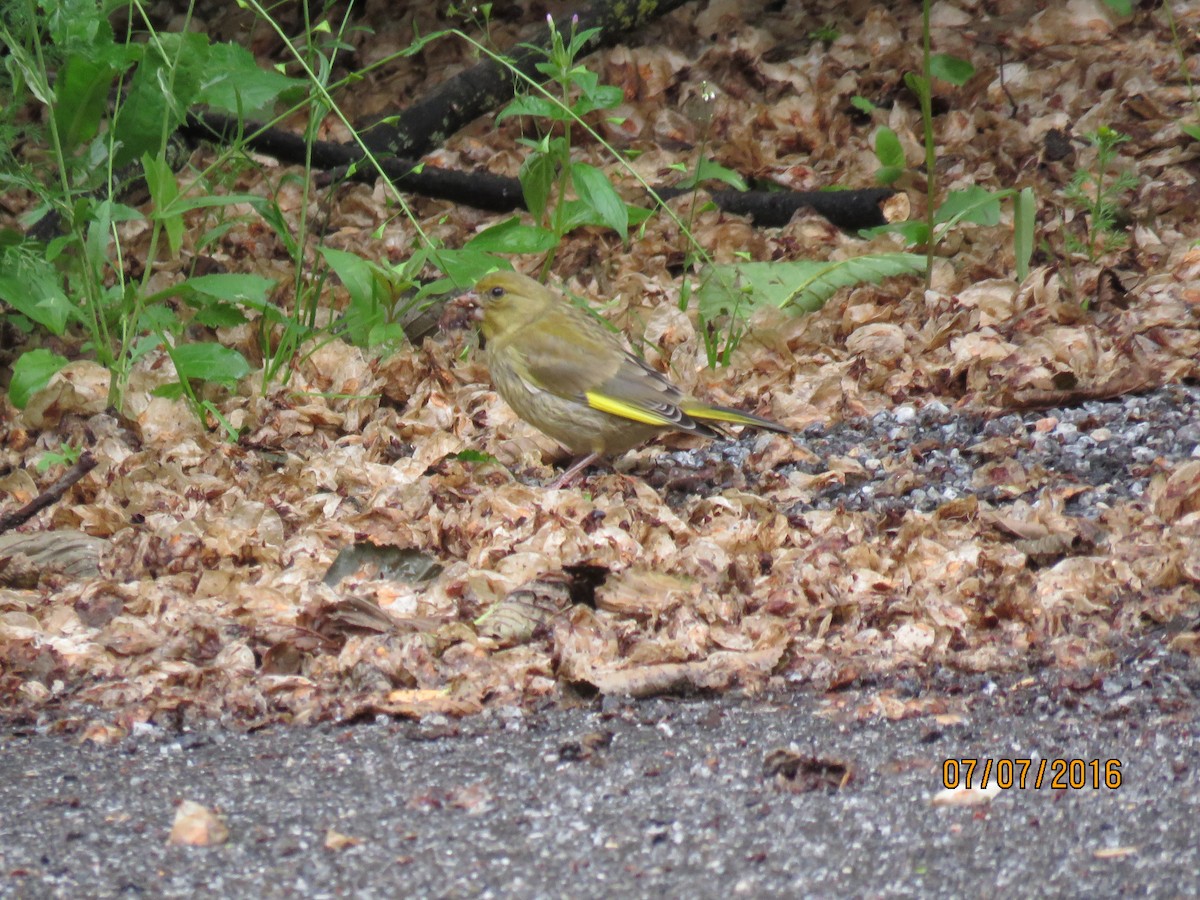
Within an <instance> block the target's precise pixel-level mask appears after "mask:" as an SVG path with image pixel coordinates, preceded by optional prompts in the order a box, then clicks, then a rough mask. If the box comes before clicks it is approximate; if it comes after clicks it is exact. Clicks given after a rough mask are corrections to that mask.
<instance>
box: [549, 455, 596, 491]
mask: <svg viewBox="0 0 1200 900" xmlns="http://www.w3.org/2000/svg"><path fill="white" fill-rule="evenodd" d="M599 458H600V454H599V453H589V454H588V455H587V456H581V457H579V458H578V459H576V460H575V461H574V462H573V463H571V465H570V466H568V467H567V471H565V472H563V473H562V474H561V475H559V476H558V477H557V478H555V479H554V480H553V481H552V482H550V484H548V485H546V487H548V488H549V489H550V490H552V491H555V490H558V489H559V488H562V487H566V486H567V485H569V484H570V483H571V482H572V481H573V480H574V479H575V476H576V475H578V474H579V473H580V472H582V471H583V470H584V469H586V468H587V467H588V466H590V465H591V464H592V463H594V462H595V461H596V460H598V459H599Z"/></svg>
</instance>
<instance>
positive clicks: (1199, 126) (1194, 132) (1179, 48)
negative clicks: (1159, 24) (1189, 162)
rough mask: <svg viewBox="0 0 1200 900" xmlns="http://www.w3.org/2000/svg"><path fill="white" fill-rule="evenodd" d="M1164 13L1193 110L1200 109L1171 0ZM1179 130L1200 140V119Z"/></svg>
mask: <svg viewBox="0 0 1200 900" xmlns="http://www.w3.org/2000/svg"><path fill="white" fill-rule="evenodd" d="M1162 8H1163V13H1165V14H1166V17H1167V24H1168V25H1170V26H1171V45H1172V46H1173V47H1174V48H1175V55H1176V56H1177V57H1179V72H1180V74H1181V75H1182V76H1183V83H1184V84H1186V85H1187V90H1188V99H1189V100H1190V101H1191V104H1192V111H1193V112H1196V111H1197V110H1200V101H1198V100H1197V98H1196V87H1195V85H1194V84H1192V73H1191V69H1190V68H1189V67H1188V58H1187V53H1186V52H1185V51H1184V49H1183V42H1182V41H1181V40H1180V39H1179V29H1177V28H1176V27H1175V13H1174V12H1173V11H1172V10H1171V3H1170V0H1163V5H1162ZM1179 130H1180V131H1182V132H1183V133H1184V134H1186V135H1187V136H1188V137H1190V138H1192V139H1193V140H1196V141H1200V121H1197V122H1185V123H1183V124H1181V125H1180V126H1179Z"/></svg>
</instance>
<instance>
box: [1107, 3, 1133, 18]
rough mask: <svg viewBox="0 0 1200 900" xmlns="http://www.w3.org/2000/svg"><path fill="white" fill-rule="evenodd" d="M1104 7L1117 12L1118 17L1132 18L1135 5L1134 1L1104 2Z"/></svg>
mask: <svg viewBox="0 0 1200 900" xmlns="http://www.w3.org/2000/svg"><path fill="white" fill-rule="evenodd" d="M1104 5H1105V6H1107V7H1108V8H1109V9H1111V10H1112V11H1113V12H1115V13H1116V14H1117V15H1118V16H1122V17H1124V16H1132V15H1133V3H1132V0H1104Z"/></svg>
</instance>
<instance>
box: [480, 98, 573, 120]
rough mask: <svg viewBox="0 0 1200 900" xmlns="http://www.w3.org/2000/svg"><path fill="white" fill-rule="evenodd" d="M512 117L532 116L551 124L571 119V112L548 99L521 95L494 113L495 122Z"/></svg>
mask: <svg viewBox="0 0 1200 900" xmlns="http://www.w3.org/2000/svg"><path fill="white" fill-rule="evenodd" d="M513 116H532V117H533V118H535V119H550V120H551V121H553V122H557V121H560V120H562V119H564V118H565V119H569V118H571V111H570V110H568V109H565V108H564V107H563V105H562V104H561V103H558V102H557V101H555V100H551V99H550V98H549V97H543V96H542V95H540V94H538V95H534V94H522V95H521V96H520V97H516V98H515V99H513V100H512V101H510V102H509V104H508V106H506V107H504V109H502V110H500V112H498V113H496V121H497V122H503V121H504V120H505V119H508V118H511V117H513Z"/></svg>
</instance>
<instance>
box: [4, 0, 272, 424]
mask: <svg viewBox="0 0 1200 900" xmlns="http://www.w3.org/2000/svg"><path fill="white" fill-rule="evenodd" d="M140 10H141V7H140V6H138V5H137V4H133V5H131V6H130V11H131V14H133V16H131V25H130V30H129V31H128V32H127V33H126V34H125V35H124V37H123V38H122V39H118V38H117V37H116V36H115V35H114V32H113V30H112V27H111V25H110V24H109V20H108V18H107V12H108V10H106V9H104V8H102V6H99V5H97V4H95V3H93V2H84V0H64V2H61V3H57V4H49V5H45V6H42V5H35V4H34V3H33V2H32V0H26V2H24V3H17V4H10V5H8V6H7V7H5V8H4V11H3V13H0V38H2V39H3V40H4V42H5V44H6V46H8V47H9V50H10V55H9V57H8V58H7V59H6V66H5V69H4V72H3V75H2V76H0V77H3V79H4V81H5V85H4V87H5V91H4V92H5V94H6V95H7V96H9V97H11V98H12V99H11V101H10V103H9V108H10V110H11V109H15V108H17V107H19V106H21V105H27V104H35V103H36V104H40V105H42V106H44V107H45V108H46V110H47V115H46V116H45V117H44V121H45V126H44V132H42V133H41V134H40V135H38V134H33V135H31V137H33V138H38V137H41V138H42V139H43V141H44V143H45V145H46V146H47V147H48V148H49V152H48V154H47V155H46V157H45V158H44V160H40V161H38V162H36V163H35V162H29V161H25V160H18V159H16V158H14V157H13V156H11V155H8V156H7V157H5V158H4V159H3V162H4V164H5V165H4V171H3V172H2V173H0V184H3V186H5V187H7V188H10V189H11V188H20V189H24V190H28V191H31V192H33V193H34V194H35V195H36V196H38V197H39V198H40V200H41V206H40V207H39V209H38V210H37V211H36V214H35V215H36V217H38V218H41V217H44V216H50V217H51V219H50V221H54V222H56V223H57V226H58V227H57V236H52V237H50V238H49V239H48V240H46V241H45V242H44V243H43V242H42V241H39V240H35V239H31V238H26V237H24V236H22V235H20V234H16V233H7V234H4V235H2V236H0V299H3V300H4V301H5V302H6V303H7V305H8V306H9V307H10V308H11V310H12V312H10V313H6V314H5V315H7V317H8V318H9V319H10V321H12V322H13V323H14V324H15V325H16V326H17V327H18V328H19V329H20V330H22V331H24V332H26V333H31V332H32V329H33V328H34V327H39V326H40V327H42V328H45V329H47V330H48V331H50V332H51V333H53V334H58V335H63V334H67V333H68V332H69V331H70V332H75V331H78V332H80V333H81V334H82V338H83V340H82V347H81V349H83V350H84V351H85V352H90V353H92V354H94V355H95V357H96V359H97V360H98V361H99V362H100V363H101V364H102V365H104V366H105V367H106V368H108V369H109V370H110V371H111V372H112V379H111V381H110V389H109V401H110V403H111V404H113V405H115V406H120V405H121V403H122V400H123V396H124V390H125V386H126V384H127V382H128V378H129V374H130V371H131V369H132V366H133V364H134V363H135V362H136V361H137V360H138V359H139V358H140V357H141V356H142V355H144V354H145V353H146V352H148V351H149V350H150V349H152V348H153V347H155V346H159V345H162V344H163V343H164V342H169V341H174V340H176V338H177V336H178V335H180V334H182V331H183V328H184V326H185V324H186V320H185V319H183V318H181V317H180V316H179V315H178V314H177V313H176V311H175V309H174V308H173V307H172V306H170V305H169V304H168V303H167V302H166V301H167V300H169V299H171V298H173V297H176V296H184V297H186V298H187V299H188V300H189V301H196V302H197V303H198V305H199V306H201V307H207V306H208V300H209V299H211V295H210V294H206V293H205V292H204V291H203V290H202V289H199V288H193V287H191V286H189V284H188V282H187V281H186V280H185V281H184V282H183V283H182V284H178V285H175V286H173V287H171V288H169V289H163V290H158V291H152V290H151V289H150V285H151V283H152V278H153V277H154V275H155V274H156V273H157V271H158V268H157V267H158V260H159V255H160V251H162V250H164V249H165V251H166V252H167V253H169V255H170V256H171V257H172V258H178V257H179V255H180V252H181V249H182V244H183V236H184V230H185V225H184V216H185V214H187V213H190V212H195V211H198V210H204V209H215V208H217V207H221V206H228V205H230V204H235V203H247V204H250V205H251V206H255V205H257V204H259V202H260V201H259V200H258V198H254V197H249V196H236V195H224V196H216V197H214V196H209V195H208V191H207V190H206V187H205V186H206V183H207V177H208V175H207V173H199V174H197V175H196V176H195V178H194V179H193V180H192V181H191V183H190V184H187V185H186V186H184V187H182V188H181V187H180V185H179V181H178V180H177V176H176V174H175V171H176V169H177V168H180V167H181V154H180V151H179V148H178V147H176V145H175V144H174V143H173V141H172V139H171V138H172V134H173V133H174V131H175V129H176V127H177V126H178V125H179V124H180V123H181V122H182V121H183V117H184V116H185V114H186V112H187V110H188V108H190V107H191V106H192V105H194V104H201V103H203V104H207V105H209V106H210V107H212V108H216V109H226V110H234V111H240V112H249V111H253V110H256V109H258V108H259V107H261V106H263V105H266V104H270V103H273V102H274V100H275V99H276V98H278V97H279V96H281V95H282V94H283V93H284V92H285V91H288V90H290V89H292V88H294V82H292V81H291V80H290V79H287V78H284V77H283V76H281V75H278V74H277V73H274V72H263V71H261V70H260V69H259V68H258V66H257V65H256V64H255V62H254V60H253V58H252V57H251V56H250V54H249V53H248V52H247V51H245V50H244V49H242V48H239V47H235V46H232V45H224V44H210V43H209V41H208V39H207V38H206V37H204V36H203V35H200V34H195V33H189V32H186V30H185V31H184V32H181V33H162V32H158V31H156V30H155V29H154V28H153V27H152V26H151V25H150V24H149V22H148V21H145V20H143V22H142V25H143V26H144V28H145V31H144V33H143V34H142V35H140V36H139V35H135V34H134V32H133V30H132V28H133V26H132V22H133V18H134V17H135V16H136V14H137V13H138V12H140ZM138 37H144V38H145V40H144V41H143V40H135V38H138ZM51 73H56V76H55V77H52V75H51ZM214 73H216V74H214ZM110 96H113V97H115V98H116V99H115V101H112V102H111V103H110V99H109V98H110ZM139 173H141V175H142V176H144V179H145V184H146V186H147V187H148V189H149V193H150V197H151V202H150V204H149V206H148V211H147V212H145V213H143V212H141V211H139V210H138V209H135V208H133V207H131V206H129V205H127V204H126V203H125V202H123V195H124V192H125V190H126V188H127V186H128V184H130V183H131V182H133V181H134V180H135V179H136V178H137V177H138V174H139ZM138 221H143V222H145V224H146V226H147V227H148V234H149V237H148V240H147V239H145V238H142V240H146V244H147V246H148V249H147V250H146V251H145V252H144V259H142V260H141V272H140V274H138V275H134V274H133V271H132V266H130V265H129V250H128V245H127V240H128V238H127V237H126V230H125V226H126V225H127V224H128V223H135V222H138ZM211 277H212V278H216V279H218V280H219V278H220V277H222V276H211ZM213 284H216V283H215V282H213V283H210V285H213ZM220 293H221V291H220V290H219V289H217V294H218V295H219V294H220ZM219 302H220V301H219V300H218V301H217V303H218V304H219ZM208 311H209V312H210V313H212V314H214V315H215V314H216V311H215V307H212V308H209V309H208ZM35 352H36V351H35ZM27 355H28V354H27ZM34 360H35V361H36V364H31V365H29V366H25V367H22V370H23V371H25V372H27V373H28V372H34V371H36V372H37V373H38V380H37V382H28V383H26V384H25V385H24V386H23V388H22V390H21V391H20V392H18V394H17V396H16V397H15V398H14V402H15V403H18V405H20V404H22V403H23V402H27V400H28V397H29V395H30V394H31V393H32V391H34V390H36V389H37V388H38V387H40V386H42V385H44V384H45V381H46V380H47V379H48V378H49V377H50V375H52V374H53V371H52V369H51V368H50V366H48V365H46V364H45V363H46V361H47V360H46V359H44V358H42V357H34ZM57 360H58V361H60V362H59V363H58V364H59V365H62V364H65V362H66V360H65V359H64V358H62V357H57ZM243 362H244V361H243ZM20 363H21V360H18V365H20ZM201 374H206V371H205V372H202V373H201ZM10 396H11V395H10Z"/></svg>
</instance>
